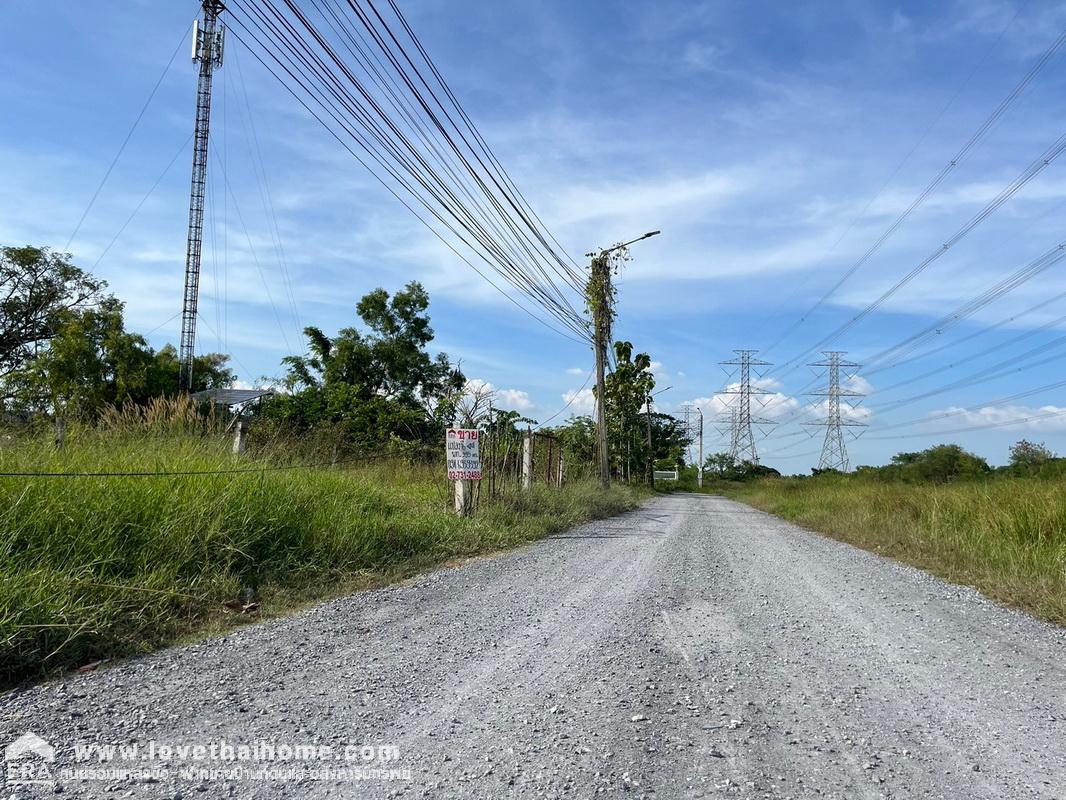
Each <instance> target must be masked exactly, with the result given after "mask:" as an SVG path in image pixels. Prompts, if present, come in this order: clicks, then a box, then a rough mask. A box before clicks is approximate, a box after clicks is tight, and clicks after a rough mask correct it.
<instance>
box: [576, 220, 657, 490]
mask: <svg viewBox="0 0 1066 800" xmlns="http://www.w3.org/2000/svg"><path fill="white" fill-rule="evenodd" d="M659 233H660V232H659V231H649V232H648V233H645V234H644V235H643V236H638V237H637V238H636V239H632V240H630V241H628V242H623V243H622V244H616V245H615V246H614V247H608V248H605V249H603V250H600V252H599V254H598V255H594V254H593V253H588V255H589V256H590V257H592V264H591V266H590V268H589V284H588V287H589V288H591V287H595V294H596V297H592V296H591V295H592V294H593V292H592V291H589V290H588V289H586V295H588V297H586V299H587V300H588V302H589V308H590V310H591V311H592V345H593V349H594V350H595V352H596V454H597V460H598V461H599V468H600V485H601V486H602V487H603V488H604V489H607V488H609V487H610V485H611V463H610V455H609V454H608V452H607V410H606V405H605V402H604V401H605V400H606V397H607V380H606V378H605V376H604V369H605V365H606V363H607V340H608V338H610V326H611V314H610V309H609V305H610V302H611V297H612V291H611V268H610V265H609V263H608V259H607V256H608V255H610V254H611V253H613V252H614V251H615V250H621V249H622V248H623V247H629V245H631V244H636V243H637V242H642V241H644V240H645V239H650V238H651V237H652V236H657V235H658V234H659Z"/></svg>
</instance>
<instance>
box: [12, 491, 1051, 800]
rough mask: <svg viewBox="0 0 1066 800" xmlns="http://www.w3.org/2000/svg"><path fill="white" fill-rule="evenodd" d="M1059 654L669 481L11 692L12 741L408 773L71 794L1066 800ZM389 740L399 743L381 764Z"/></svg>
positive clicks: (70, 752) (1047, 644)
mask: <svg viewBox="0 0 1066 800" xmlns="http://www.w3.org/2000/svg"><path fill="white" fill-rule="evenodd" d="M1064 664H1066V634H1064V632H1063V630H1062V629H1060V628H1056V627H1054V626H1051V625H1046V624H1043V623H1041V622H1038V621H1036V620H1034V619H1032V618H1030V617H1028V616H1026V615H1024V614H1021V613H1019V612H1016V611H1013V610H1010V609H1006V608H1002V607H1000V606H998V605H996V604H994V603H992V602H990V601H988V600H987V599H985V598H983V597H981V596H980V595H979V594H977V593H976V592H974V591H972V590H970V589H967V588H963V587H959V586H953V585H950V584H947V583H944V582H943V581H940V580H937V579H935V578H933V577H931V576H929V575H927V574H925V573H922V572H920V571H918V570H915V569H911V568H909V567H905V566H901V565H899V564H896V563H894V562H891V561H888V560H885V559H883V558H880V557H878V556H876V555H873V554H870V553H867V552H864V551H861V550H858V549H855V548H853V547H850V546H848V545H845V544H842V543H840V542H836V541H833V540H830V539H826V538H823V537H820V536H817V535H814V534H811V533H808V532H806V531H803V530H802V529H800V528H797V527H795V526H793V525H790V524H788V523H785V522H783V521H781V520H779V519H777V518H775V517H772V516H770V515H767V514H763V513H761V512H757V511H754V510H752V509H750V508H748V507H746V506H743V505H740V504H738V503H734V502H731V501H728V500H724V499H722V498H717V497H711V496H707V495H680V494H678V495H672V496H667V497H662V498H658V499H656V500H654V501H651V502H649V503H647V504H646V505H645V506H644V507H643V508H641V509H640V510H638V511H635V512H632V513H629V514H625V515H623V516H620V517H615V518H613V519H608V520H603V521H600V522H596V523H592V524H589V525H584V526H581V527H579V528H576V529H574V530H571V531H567V532H565V533H563V534H560V535H558V536H554V537H550V538H547V539H544V540H542V541H540V542H537V543H535V544H533V545H530V546H528V547H525V548H522V549H519V550H515V551H512V552H508V553H505V554H502V555H499V556H495V557H491V558H479V559H473V560H471V561H469V562H467V563H465V564H463V565H460V566H457V567H454V568H449V569H442V570H438V571H436V572H433V573H430V574H426V575H422V576H419V577H417V578H415V579H413V580H410V581H408V582H406V583H403V584H400V585H396V586H392V587H388V588H385V589H381V590H377V591H371V592H364V593H360V594H358V595H354V596H352V597H346V598H343V599H339V600H335V601H332V602H328V603H324V604H322V605H319V606H317V607H315V608H312V609H310V610H309V611H306V612H304V613H300V614H296V615H294V616H292V617H289V618H286V619H282V620H276V621H272V622H267V623H263V624H260V625H257V626H254V627H249V628H245V629H242V630H239V631H236V632H233V633H230V634H227V635H226V636H221V637H216V638H213V639H210V640H207V641H204V642H201V643H198V644H194V645H190V646H186V647H178V648H172V649H169V650H165V651H162V652H159V653H156V654H153V655H151V656H147V657H144V658H140V659H136V660H130V661H126V662H124V663H120V664H117V665H114V666H110V665H109V666H108V667H106V668H101V669H100V670H99V671H97V672H93V673H87V674H82V675H72V676H71V677H69V678H67V679H64V680H60V681H56V682H53V683H49V684H45V685H41V686H38V687H35V688H31V689H27V690H20V691H15V692H11V693H8V694H6V695H4V696H2V697H0V744H4V745H6V744H8V743H9V742H10V741H12V740H14V739H15V738H16V737H18V736H20V735H22V734H23V733H25V732H27V731H33V732H34V733H36V734H37V735H39V736H41V737H42V738H44V739H45V740H46V741H47V742H49V743H50V744H51V745H52V746H54V747H55V748H56V757H55V762H54V764H53V765H52V766H53V767H55V768H56V769H60V768H63V767H70V766H73V765H74V746H75V743H80V744H95V743H105V744H110V743H114V744H120V745H121V744H129V743H139V745H140V746H141V747H147V746H148V742H149V741H151V740H154V741H155V742H157V743H159V744H164V743H165V744H167V745H171V746H174V747H176V746H179V745H196V744H203V745H210V744H212V743H217V742H220V741H222V740H224V741H225V742H226V743H228V744H229V745H231V746H234V747H236V746H239V745H251V744H253V743H255V742H260V741H262V742H270V743H273V745H274V746H275V747H280V746H282V745H285V746H295V745H302V744H309V743H313V744H316V745H327V746H329V747H331V748H334V749H335V750H336V751H338V752H339V751H342V750H343V749H344V747H345V746H346V745H354V747H355V751H354V752H355V755H356V756H357V760H356V762H355V764H356V765H358V766H361V765H363V764H364V763H366V762H363V761H362V760H359V759H360V758H361V754H362V753H363V751H362V749H361V748H362V747H363V746H368V747H369V748H370V751H368V752H369V753H370V754H371V755H372V756H374V760H373V761H371V762H369V763H370V764H371V765H372V766H384V767H386V768H388V767H394V768H398V769H401V770H408V771H409V773H408V774H409V777H407V778H403V777H402V776H401V777H400V779H398V780H381V779H380V777H379V778H372V779H367V780H358V781H353V780H350V779H341V778H338V777H335V776H334V777H323V776H321V775H320V776H312V775H309V774H306V773H304V774H299V775H296V776H294V777H292V778H289V779H285V780H281V779H249V778H247V777H234V776H229V777H208V778H200V777H191V778H187V777H182V776H181V775H180V774H179V771H178V768H179V767H190V766H191V767H196V768H201V767H202V768H205V769H211V768H216V769H217V768H223V769H224V768H226V767H233V766H235V764H234V763H232V762H226V761H206V762H190V761H180V760H173V761H171V762H169V763H167V764H163V766H168V767H170V768H171V771H170V774H168V775H167V776H165V777H162V778H159V779H158V782H154V783H150V782H147V781H145V780H144V779H143V777H142V778H111V779H109V780H102V781H97V780H85V781H78V780H69V781H66V780H65V781H61V782H60V786H59V787H58V788H60V789H62V790H63V791H64V794H65V796H71V797H79V798H81V797H85V798H101V797H109V798H114V797H134V798H182V797H184V798H188V797H201V796H206V797H239V798H256V799H257V800H279V799H280V798H305V797H306V798H385V797H427V798H459V799H460V800H462V798H502V797H508V798H541V797H543V798H555V797H575V798H588V797H594V796H595V797H618V796H627V797H633V798H637V797H649V798H664V799H665V798H687V797H708V798H724V797H728V798H734V797H741V798H743V797H752V798H754V797H760V798H786V797H787V798H820V800H825V799H826V798H857V797H861V798H881V797H886V798H945V799H950V800H956V799H957V798H963V797H965V798H975V799H981V798H985V799H987V800H993V798H995V800H1000V798H1012V800H1017V799H1019V798H1047V799H1048V800H1050V798H1064V797H1066V744H1064V743H1066V667H1064ZM379 746H385V747H387V748H395V750H386V751H384V752H385V753H386V758H385V759H384V760H382V759H380V758H378V757H377V755H376V754H377V753H378V752H379V751H377V750H376V748H378V747H379ZM396 755H398V758H395V759H394V756H396ZM152 763H153V764H158V763H159V762H158V761H157V762H152ZM349 763H350V762H347V761H328V762H321V761H319V762H311V763H308V762H295V761H284V762H283V761H277V760H275V761H273V762H269V761H267V762H263V761H254V760H253V761H249V762H240V765H242V766H244V767H246V768H249V769H254V768H257V767H264V766H265V767H276V768H279V769H285V768H288V767H293V766H301V767H322V766H329V767H337V766H346V765H348V764H349ZM112 765H113V766H122V764H121V763H118V762H112ZM125 766H131V765H130V764H126V765H125ZM132 766H138V767H144V766H146V764H144V763H140V764H133V765H132ZM53 791H54V790H53V788H52V787H49V786H39V787H27V786H22V787H7V788H6V789H5V791H4V794H3V797H4V798H7V797H8V796H9V795H11V796H13V797H15V798H19V799H20V800H21V798H23V797H38V796H40V797H44V796H55V795H54V794H53Z"/></svg>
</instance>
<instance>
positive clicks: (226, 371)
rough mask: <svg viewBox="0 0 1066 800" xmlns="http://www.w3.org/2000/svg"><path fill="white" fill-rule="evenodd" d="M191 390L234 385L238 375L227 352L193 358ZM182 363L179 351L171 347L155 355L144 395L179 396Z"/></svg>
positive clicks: (163, 348)
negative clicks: (231, 366)
mask: <svg viewBox="0 0 1066 800" xmlns="http://www.w3.org/2000/svg"><path fill="white" fill-rule="evenodd" d="M192 364H193V366H192V391H193V392H201V391H203V390H205V389H224V388H226V387H227V386H231V385H232V384H233V381H235V380H236V378H237V376H236V375H234V374H233V370H232V369H230V367H229V366H228V365H229V356H228V355H226V354H225V353H204V354H203V355H199V356H194V357H193V362H192ZM179 372H180V362H179V361H178V351H177V349H176V348H175V347H174V345H172V344H165V345H163V346H162V347H161V348H159V350H158V351H157V352H156V353H155V355H154V356H153V359H152V367H151V370H150V372H149V375H148V385H147V386H146V387H145V395H146V396H147V397H149V398H151V397H171V396H173V395H176V394H177V393H178V373H179Z"/></svg>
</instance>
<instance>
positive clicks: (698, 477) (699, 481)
mask: <svg viewBox="0 0 1066 800" xmlns="http://www.w3.org/2000/svg"><path fill="white" fill-rule="evenodd" d="M696 411H698V412H699V415H700V454H699V458H700V460H699V466H698V467H697V468H696V486H698V487H699V488H700V489H702V488H703V409H702V408H700V407H699V406H696Z"/></svg>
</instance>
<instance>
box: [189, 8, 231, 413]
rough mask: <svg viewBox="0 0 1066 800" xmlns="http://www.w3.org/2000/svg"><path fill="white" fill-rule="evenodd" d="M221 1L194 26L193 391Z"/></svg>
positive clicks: (191, 204) (221, 34) (220, 40)
mask: <svg viewBox="0 0 1066 800" xmlns="http://www.w3.org/2000/svg"><path fill="white" fill-rule="evenodd" d="M224 10H225V6H223V4H222V2H221V0H203V12H204V18H203V22H201V21H200V20H197V21H196V22H194V23H193V31H192V60H193V61H194V62H199V64H200V77H199V79H198V80H197V83H196V133H195V135H194V137H193V148H192V188H191V189H190V192H189V236H188V242H187V244H186V248H185V294H184V296H183V298H182V307H181V342H180V349H179V352H178V362H179V372H178V389H179V390H180V391H183V392H188V391H191V390H192V365H193V357H194V356H195V353H196V307H197V304H198V302H199V298H200V250H201V245H202V243H203V234H204V192H205V188H206V184H207V143H208V140H209V138H210V132H211V76H212V75H213V73H214V71H215V70H216V69H217V68H218V67H221V66H222V47H223V39H224V36H225V27H224V26H223V25H221V24H220V23H219V21H218V15H219V14H221V13H222V12H223V11H224Z"/></svg>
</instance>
